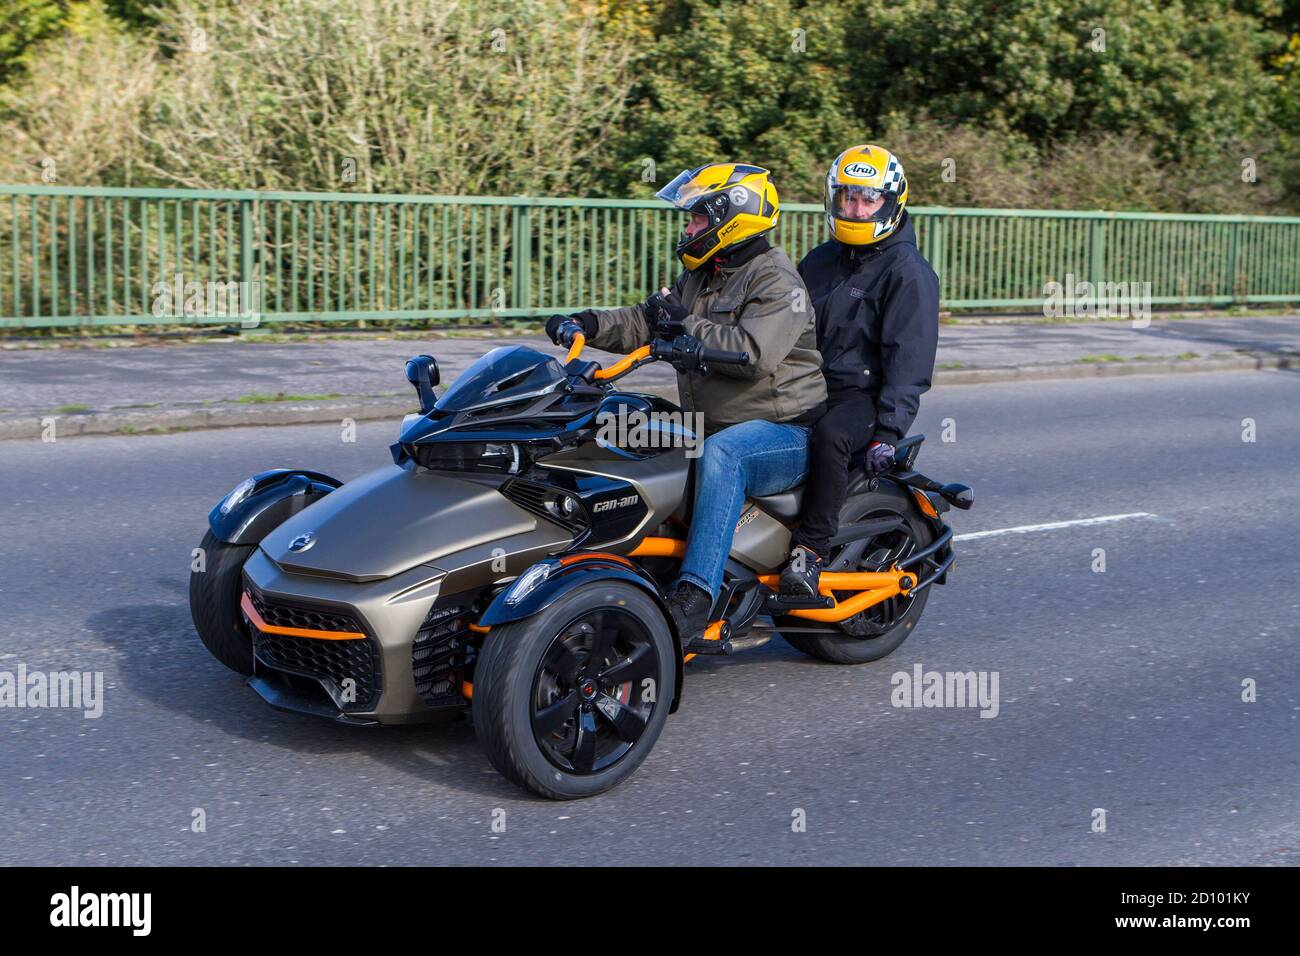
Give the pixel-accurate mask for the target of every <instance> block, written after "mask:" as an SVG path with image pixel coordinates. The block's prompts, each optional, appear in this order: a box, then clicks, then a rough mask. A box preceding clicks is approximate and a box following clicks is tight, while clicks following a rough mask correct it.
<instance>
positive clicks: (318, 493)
mask: <svg viewBox="0 0 1300 956" xmlns="http://www.w3.org/2000/svg"><path fill="white" fill-rule="evenodd" d="M342 484H343V482H341V481H339V480H338V479H337V478H331V477H330V476H329V475H326V474H322V473H321V472H319V471H307V470H305V469H300V468H274V469H272V470H271V471H263V472H260V473H258V474H256V475H254V476H253V477H251V478H248V479H246V480H245V481H243V482H240V484H239V485H238V486H237V487H236V488H235V490H234V491H232V492H231V493H230V494H228V495H226V497H225V498H222V499H221V501H220V502H218V503H217V506H216V507H215V508H213V509H212V510H211V511H210V512H208V527H209V528H211V529H212V534H213V536H215V537H216V538H217V539H218V540H220V541H224V542H225V543H226V544H257V543H258V542H259V541H261V540H262V538H264V537H265V536H266V535H267V533H268V532H270V531H271V529H273V528H275V527H276V526H277V525H280V524H281V523H283V522H284V521H285V520H287V519H288V518H289V517H291V516H292V515H295V514H297V513H298V512H299V511H302V509H303V508H306V507H307V506H308V505H309V504H311V503H312V502H314V501H317V500H319V499H320V498H323V497H324V496H325V495H327V494H329V493H330V492H331V491H333V490H334V489H335V488H338V487H339V486H340V485H342ZM241 489H242V491H241Z"/></svg>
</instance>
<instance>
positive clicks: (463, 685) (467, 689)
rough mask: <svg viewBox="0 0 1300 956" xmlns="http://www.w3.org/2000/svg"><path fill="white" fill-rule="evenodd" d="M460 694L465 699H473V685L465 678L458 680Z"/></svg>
mask: <svg viewBox="0 0 1300 956" xmlns="http://www.w3.org/2000/svg"><path fill="white" fill-rule="evenodd" d="M460 696H462V697H464V698H465V699H466V700H473V699H474V685H473V684H471V683H470V682H469V681H467V680H463V681H461V682H460Z"/></svg>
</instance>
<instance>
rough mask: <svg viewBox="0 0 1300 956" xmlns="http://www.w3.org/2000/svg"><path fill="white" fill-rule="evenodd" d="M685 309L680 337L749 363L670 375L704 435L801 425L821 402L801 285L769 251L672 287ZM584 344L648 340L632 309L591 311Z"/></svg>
mask: <svg viewBox="0 0 1300 956" xmlns="http://www.w3.org/2000/svg"><path fill="white" fill-rule="evenodd" d="M673 291H674V292H676V293H677V296H678V298H679V299H680V300H681V302H682V305H684V306H685V307H686V308H687V309H688V310H689V311H690V313H691V314H690V316H689V317H688V318H687V319H686V321H685V323H684V324H685V326H686V331H687V333H689V334H690V335H693V336H695V337H696V338H697V339H699V340H700V342H701V344H702V345H703V346H704V347H705V348H709V349H725V350H727V351H732V352H748V353H749V365H745V366H736V365H721V364H717V365H711V366H709V368H710V372H711V374H709V375H708V376H702V375H699V374H698V373H693V372H692V373H682V372H679V373H678V374H677V388H678V392H679V394H680V396H681V404H682V408H683V409H685V410H686V411H688V412H696V411H698V412H703V413H704V433H705V434H706V435H711V434H713V433H714V432H716V431H718V430H719V429H722V428H726V427H727V426H728V425H735V424H738V423H740V422H747V421H751V420H754V419H761V420H766V421H772V422H789V421H796V420H799V421H801V422H803V423H808V422H809V421H810V420H811V419H812V418H813V417H815V415H816V413H817V411H818V406H820V405H821V404H822V403H823V402H825V400H826V382H825V379H823V378H822V370H821V365H822V360H821V355H820V354H819V353H818V351H817V324H816V322H815V321H814V317H813V309H812V304H811V302H810V300H809V297H808V291H807V289H805V288H804V284H803V280H801V279H800V278H799V273H798V272H797V271H796V270H795V267H794V266H793V265H792V264H791V263H790V260H789V259H788V258H787V257H786V254H785V253H784V252H782V251H781V250H780V249H779V248H777V247H775V246H772V247H768V248H767V249H766V250H765V251H763V252H760V253H759V254H758V255H755V256H753V257H752V258H749V259H748V261H745V262H742V263H740V264H739V265H736V266H735V267H732V268H728V267H727V266H726V265H724V266H723V267H722V268H721V269H720V270H718V271H716V272H715V271H714V270H713V269H711V268H710V267H709V266H703V267H701V268H699V269H696V270H694V271H684V272H682V274H681V275H679V276H678V277H677V279H676V281H675V282H674V283H673ZM596 316H597V320H598V323H599V327H598V329H597V332H596V335H595V337H594V338H593V339H592V341H591V343H590V344H591V345H593V346H594V347H596V348H600V349H606V350H608V351H611V352H631V351H633V350H634V349H636V348H638V347H639V346H642V345H645V344H646V343H648V342H649V341H650V339H651V335H652V330H651V327H650V323H649V322H648V321H647V320H646V317H645V315H644V313H643V312H642V310H641V307H640V306H639V305H636V306H628V307H626V308H621V309H605V310H600V311H597V312H596Z"/></svg>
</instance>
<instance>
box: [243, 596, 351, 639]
mask: <svg viewBox="0 0 1300 956" xmlns="http://www.w3.org/2000/svg"><path fill="white" fill-rule="evenodd" d="M248 597H249V599H250V600H251V601H252V602H253V607H255V608H257V613H258V614H260V615H262V620H264V621H265V622H266V623H267V624H271V625H274V626H275V627H297V628H301V629H304V630H311V631H361V632H363V633H364V631H365V628H364V627H362V626H361V622H360V621H358V620H357V619H356V618H355V617H353V616H352V615H351V614H348V613H346V612H343V611H337V610H325V609H323V608H316V607H307V606H304V605H295V604H283V603H281V602H279V601H270V600H268V599H267V598H265V597H263V596H262V595H261V594H260V593H258V592H257V591H256V590H254V589H253V588H251V587H250V588H249V589H248Z"/></svg>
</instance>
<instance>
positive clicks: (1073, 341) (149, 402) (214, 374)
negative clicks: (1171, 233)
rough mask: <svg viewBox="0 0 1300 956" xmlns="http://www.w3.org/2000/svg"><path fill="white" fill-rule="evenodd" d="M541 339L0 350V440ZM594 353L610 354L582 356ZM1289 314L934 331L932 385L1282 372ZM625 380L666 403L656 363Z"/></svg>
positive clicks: (366, 380) (244, 411)
mask: <svg viewBox="0 0 1300 956" xmlns="http://www.w3.org/2000/svg"><path fill="white" fill-rule="evenodd" d="M516 343H517V344H528V345H532V346H534V347H538V348H541V349H543V350H545V351H548V352H552V353H554V354H557V355H558V354H560V350H559V349H556V348H555V347H554V346H552V345H551V344H550V343H549V342H547V341H546V340H545V339H543V338H541V337H539V336H512V337H509V338H503V337H491V336H486V337H472V338H470V337H443V338H428V339H421V338H415V339H401V340H396V339H393V338H391V337H390V338H382V337H379V336H375V335H360V334H359V335H357V336H356V337H355V338H348V339H347V340H342V341H340V340H338V339H330V340H317V341H308V342H279V343H268V342H261V341H258V340H257V338H256V336H250V337H247V338H243V339H235V338H232V339H228V340H225V341H221V342H213V343H204V344H190V345H157V346H146V347H123V348H89V349H82V348H63V349H40V350H38V349H17V348H9V349H0V438H35V437H38V436H39V435H40V434H41V432H42V429H43V427H44V425H43V422H44V421H45V420H47V419H48V418H50V417H52V416H54V417H57V423H56V428H57V433H58V434H59V435H61V436H65V437H66V436H71V435H77V434H103V433H123V432H142V431H149V430H180V429H191V428H204V427H215V426H231V425H255V424H301V423H309V422H334V423H337V422H339V421H341V420H342V419H345V418H351V419H353V420H356V421H362V420H368V419H375V418H400V417H401V415H403V414H405V413H406V412H408V411H411V410H412V405H413V398H412V392H411V389H410V386H409V385H408V384H407V383H406V380H405V378H404V377H403V374H402V369H403V365H404V362H405V360H406V358H408V357H409V356H410V355H413V354H416V353H419V352H429V353H431V354H433V355H434V357H435V358H437V359H438V362H439V366H440V368H441V369H442V378H443V382H444V383H447V382H450V381H452V380H453V379H454V378H455V376H456V375H458V374H459V373H460V372H461V371H463V370H464V369H465V367H467V366H468V365H469V364H470V363H471V362H473V361H474V360H475V359H476V358H478V357H479V356H480V355H481V354H483V353H484V352H485V351H487V350H488V349H490V348H493V347H496V346H498V345H506V344H516ZM592 355H593V356H595V357H597V358H604V359H608V358H609V356H608V353H601V352H596V351H593V352H592ZM1298 361H1300V316H1258V317H1240V318H1213V319H1160V318H1155V319H1152V321H1151V323H1150V325H1149V326H1148V327H1146V328H1135V327H1134V326H1133V324H1132V323H1130V322H1086V323H1068V324H1067V323H1020V324H1009V323H1004V324H996V325H968V324H962V325H945V326H943V327H942V329H941V330H940V339H939V354H938V359H937V362H936V365H937V369H936V373H935V383H936V385H961V384H974V383H985V382H1005V381H1018V380H1030V379H1034V380H1042V379H1055V378H1088V377H1093V376H1114V375H1133V374H1156V373H1166V372H1189V371H1230V370H1237V369H1251V368H1277V367H1290V366H1291V365H1293V364H1295V363H1297V362H1298ZM626 387H628V388H631V389H639V390H645V391H653V392H658V393H660V394H664V395H668V396H670V397H674V398H675V397H676V396H675V392H676V385H675V376H674V373H673V372H672V370H671V369H669V368H668V367H667V366H663V365H659V364H655V365H650V366H647V367H645V368H643V369H640V370H638V371H637V372H636V373H635V375H634V376H632V377H630V378H629V379H627V380H626Z"/></svg>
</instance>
